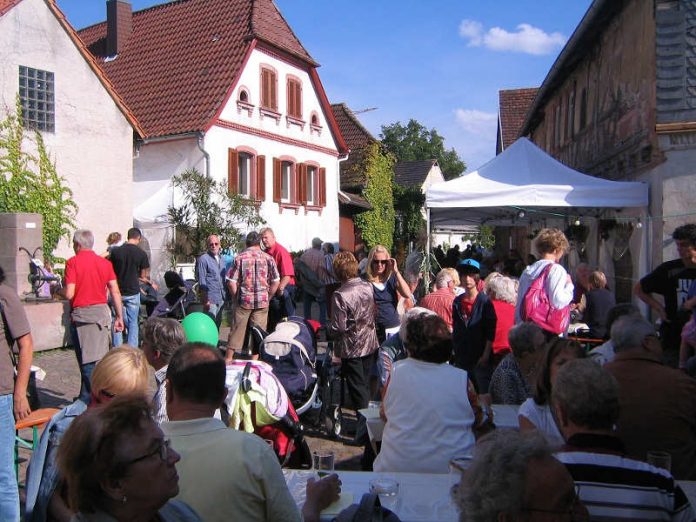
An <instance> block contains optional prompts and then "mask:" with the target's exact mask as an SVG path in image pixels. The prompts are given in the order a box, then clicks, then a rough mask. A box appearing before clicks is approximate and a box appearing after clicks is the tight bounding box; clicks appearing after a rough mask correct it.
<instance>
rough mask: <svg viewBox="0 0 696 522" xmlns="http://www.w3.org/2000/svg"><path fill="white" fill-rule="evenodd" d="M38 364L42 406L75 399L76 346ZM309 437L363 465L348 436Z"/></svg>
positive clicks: (342, 461) (342, 464)
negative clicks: (74, 348)
mask: <svg viewBox="0 0 696 522" xmlns="http://www.w3.org/2000/svg"><path fill="white" fill-rule="evenodd" d="M228 331H229V328H225V327H223V328H221V331H220V339H221V340H222V341H226V340H227V334H228ZM34 365H35V366H38V367H40V368H41V369H43V370H44V371H45V372H46V377H45V378H44V380H43V381H37V388H38V391H39V399H40V405H41V407H42V408H63V407H64V406H67V405H68V404H70V403H71V402H73V400H74V398H76V397H77V395H78V393H79V391H80V373H79V370H78V366H77V361H76V359H75V353H74V351H73V350H72V349H57V350H48V351H44V352H37V353H35V354H34ZM354 424H355V419H354V417H352V416H351V415H350V414H349V412H346V415H345V418H344V423H343V425H344V432H348V433H351V432H352V430H353V429H354ZM20 435H21V436H23V437H24V438H30V437H31V430H24V431H23V432H22V433H21V434H20ZM306 440H307V443H308V445H309V447H310V449H311V450H312V451H320V452H325V451H333V452H334V455H335V459H336V468H337V469H345V470H359V469H360V456H361V455H362V448H361V447H356V446H351V445H348V444H345V442H349V440H348V439H336V438H334V437H329V436H328V435H326V434H323V433H317V432H316V431H315V430H312V429H311V427H308V429H307V436H306ZM29 456H30V452H29V451H28V450H23V449H22V450H20V484H23V483H24V477H25V474H26V465H27V461H28V458H29Z"/></svg>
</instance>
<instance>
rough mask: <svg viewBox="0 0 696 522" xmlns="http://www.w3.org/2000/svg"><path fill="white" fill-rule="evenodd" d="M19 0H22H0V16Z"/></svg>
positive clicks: (19, 0)
mask: <svg viewBox="0 0 696 522" xmlns="http://www.w3.org/2000/svg"><path fill="white" fill-rule="evenodd" d="M21 1H22V0H0V16H2V15H4V14H5V13H6V12H7V11H9V10H10V9H12V8H13V7H14V6H15V5H16V4H18V3H19V2H21Z"/></svg>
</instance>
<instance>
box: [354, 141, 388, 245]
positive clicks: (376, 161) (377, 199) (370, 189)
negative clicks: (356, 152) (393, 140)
mask: <svg viewBox="0 0 696 522" xmlns="http://www.w3.org/2000/svg"><path fill="white" fill-rule="evenodd" d="M353 168H356V169H360V171H361V172H364V173H365V175H366V178H367V185H366V186H365V189H364V190H363V196H364V197H365V199H367V201H369V202H370V204H371V205H372V210H368V211H367V212H362V213H360V214H358V215H356V216H355V223H356V224H357V225H358V227H360V229H361V231H362V238H363V240H364V241H365V243H366V244H367V246H368V248H372V247H373V246H375V245H384V246H385V247H386V248H387V249H388V250H391V247H392V236H393V233H394V216H395V214H394V199H393V195H392V185H393V180H394V171H393V168H394V158H393V156H392V155H391V154H388V153H385V152H384V151H383V150H382V147H381V146H380V144H379V143H373V144H372V145H370V146H369V147H368V148H367V149H365V150H364V152H363V153H362V157H361V158H360V161H358V162H355V163H354V165H353Z"/></svg>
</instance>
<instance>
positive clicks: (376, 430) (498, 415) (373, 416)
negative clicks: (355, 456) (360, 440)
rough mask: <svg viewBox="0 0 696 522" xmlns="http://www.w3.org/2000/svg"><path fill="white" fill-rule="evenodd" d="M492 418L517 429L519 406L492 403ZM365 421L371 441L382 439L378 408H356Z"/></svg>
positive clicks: (497, 423) (382, 423) (502, 425)
mask: <svg viewBox="0 0 696 522" xmlns="http://www.w3.org/2000/svg"><path fill="white" fill-rule="evenodd" d="M492 408H493V419H494V421H495V425H496V426H497V427H498V428H513V429H517V428H519V426H520V423H519V420H518V417H517V411H518V410H519V409H520V407H519V406H516V405H513V404H494V405H493V406H492ZM358 411H359V412H360V414H361V415H362V416H363V417H365V420H366V421H367V433H368V435H369V436H370V440H371V441H372V442H376V441H380V440H382V432H383V431H384V421H383V420H382V419H381V418H380V416H379V409H378V408H363V409H362V410H358Z"/></svg>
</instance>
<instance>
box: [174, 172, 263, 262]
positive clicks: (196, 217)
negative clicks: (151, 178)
mask: <svg viewBox="0 0 696 522" xmlns="http://www.w3.org/2000/svg"><path fill="white" fill-rule="evenodd" d="M172 185H173V186H174V188H175V190H178V191H179V192H180V193H181V194H182V196H183V202H182V203H181V205H179V206H176V205H171V206H170V207H169V208H168V209H167V212H168V215H169V220H170V222H171V223H172V224H173V225H174V227H175V229H176V238H175V239H174V241H173V242H172V243H171V244H170V245H169V250H170V253H171V254H172V255H173V256H174V257H175V259H176V260H177V261H191V260H193V258H195V257H196V256H198V255H199V254H201V253H203V252H205V250H206V248H207V239H208V236H210V235H211V234H216V235H217V236H218V237H219V238H220V243H221V244H222V248H228V247H231V248H235V249H237V248H240V247H241V246H242V245H243V238H242V232H243V231H242V229H249V228H253V227H256V226H258V225H260V224H262V223H264V221H263V219H262V218H261V216H260V215H259V211H258V207H257V206H256V205H255V204H254V203H252V202H250V201H249V200H247V199H245V198H243V197H241V196H239V195H238V194H230V193H229V192H228V190H227V183H226V182H225V181H224V180H221V181H216V180H214V179H213V178H210V177H208V176H205V175H203V174H201V173H200V172H199V171H198V170H197V169H188V170H186V171H184V172H182V173H181V174H177V175H176V176H174V177H173V178H172Z"/></svg>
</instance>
